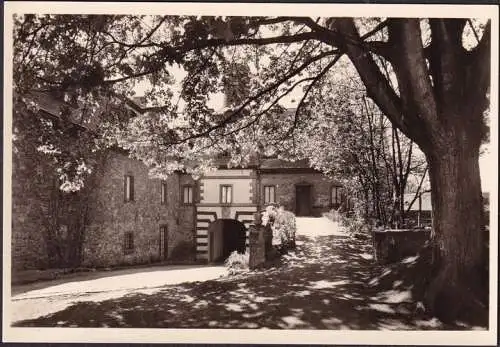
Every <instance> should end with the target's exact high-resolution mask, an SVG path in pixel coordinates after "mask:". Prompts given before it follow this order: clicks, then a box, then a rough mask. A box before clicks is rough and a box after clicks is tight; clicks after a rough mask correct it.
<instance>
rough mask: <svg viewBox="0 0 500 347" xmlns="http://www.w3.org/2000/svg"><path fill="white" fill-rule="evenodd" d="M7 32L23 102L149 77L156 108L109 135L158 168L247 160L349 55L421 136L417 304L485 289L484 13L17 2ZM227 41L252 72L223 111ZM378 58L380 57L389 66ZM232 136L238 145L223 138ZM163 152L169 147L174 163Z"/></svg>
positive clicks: (445, 305) (456, 309) (462, 309)
mask: <svg viewBox="0 0 500 347" xmlns="http://www.w3.org/2000/svg"><path fill="white" fill-rule="evenodd" d="M384 33H385V34H386V35H385V36H384V35H383V34H384ZM467 33H469V35H467ZM14 37H15V39H14V89H15V90H16V92H17V93H18V95H19V96H20V98H21V99H20V101H22V97H23V95H25V93H26V92H29V91H34V90H38V91H40V90H42V91H44V90H58V91H65V92H71V93H74V94H76V95H78V96H79V97H81V96H82V95H86V96H89V95H92V94H97V93H105V92H106V91H108V90H109V89H113V90H114V91H115V92H117V91H118V92H119V93H125V94H127V93H129V94H130V92H131V90H132V89H133V87H134V83H135V82H138V81H141V80H144V79H147V80H148V81H149V82H150V83H151V88H149V90H148V92H147V94H146V96H147V98H148V100H149V102H150V103H152V106H154V107H155V110H156V111H163V115H159V113H156V114H155V115H154V116H151V117H152V118H154V121H151V120H148V116H144V117H142V119H134V122H133V124H132V128H133V129H132V131H129V132H128V134H132V135H127V136H123V134H122V135H120V136H118V140H115V141H118V142H121V144H122V145H126V144H127V143H128V146H127V147H128V148H129V149H130V150H131V152H132V154H133V155H135V156H137V157H139V158H142V159H143V160H144V161H145V162H147V163H148V164H150V165H151V166H152V167H153V170H157V171H162V170H165V169H166V168H168V169H169V170H171V169H173V168H176V167H178V165H187V164H190V163H194V162H197V161H198V159H202V158H206V157H207V156H210V155H211V154H212V153H213V152H214V151H216V150H217V151H218V150H221V149H222V150H231V149H233V147H234V150H237V153H238V154H237V157H238V158H237V159H238V160H243V161H245V160H246V159H247V158H248V155H247V154H246V152H247V151H250V150H252V151H253V150H259V148H268V147H267V146H259V145H255V139H262V138H264V139H265V141H261V142H262V143H263V144H267V145H272V144H273V142H279V140H278V139H280V137H282V136H285V135H292V134H293V130H294V129H295V126H296V124H297V122H295V121H293V119H294V118H297V117H300V115H301V114H302V113H301V110H302V109H303V105H304V104H305V103H306V101H310V98H311V93H310V91H311V90H313V89H314V87H315V85H316V84H317V83H318V81H319V80H321V79H322V78H323V76H325V74H326V73H327V72H328V71H330V70H331V69H333V68H334V65H335V63H336V61H337V60H338V59H339V58H340V57H341V56H342V55H346V56H347V57H348V58H349V59H350V61H351V62H352V63H353V65H354V66H355V68H356V70H357V72H358V74H359V76H360V78H361V80H362V81H363V84H364V85H365V89H366V92H367V96H368V97H369V98H370V99H372V100H373V101H374V103H375V104H376V105H377V106H378V108H379V109H380V110H381V111H382V112H383V113H384V115H385V116H386V117H387V118H388V119H389V120H390V121H391V122H392V124H394V126H395V127H396V128H397V129H399V130H400V131H401V132H402V133H404V134H405V135H406V136H407V137H408V138H409V139H410V140H412V141H413V142H415V143H416V144H417V145H418V146H419V147H420V149H421V150H422V151H423V152H424V153H425V156H426V159H427V162H428V165H429V177H430V182H431V189H432V205H433V216H434V219H433V240H434V244H435V250H436V259H435V264H436V266H437V269H438V272H437V273H436V274H433V276H434V280H433V281H432V283H431V285H430V286H429V288H428V290H427V299H426V302H427V306H428V307H429V309H431V310H432V311H433V312H434V313H436V314H437V315H439V316H440V317H441V318H443V319H454V318H455V317H457V315H460V314H466V313H467V311H468V309H469V308H470V307H471V305H472V303H475V302H477V298H483V297H484V295H482V294H483V293H484V292H485V288H486V287H487V286H485V285H484V281H482V278H480V275H481V271H478V269H482V268H484V263H485V260H486V259H487V256H486V254H485V252H484V242H483V241H484V240H483V239H484V237H485V236H484V235H485V234H484V232H482V223H481V220H482V218H481V214H482V209H481V182H480V176H479V164H478V159H479V147H480V144H481V141H482V140H483V138H484V137H485V134H486V127H485V126H484V116H483V114H484V112H485V111H486V110H487V108H488V104H489V100H488V91H489V80H490V50H491V47H490V46H491V44H490V39H491V25H490V22H489V21H488V22H486V23H478V22H477V21H474V20H469V19H465V18H459V19H442V18H430V19H414V18H385V19H377V18H373V19H362V20H358V19H353V18H318V19H312V18H308V17H189V16H70V15H42V16H35V15H23V16H16V18H15V33H14ZM464 37H472V38H473V44H472V45H470V44H467V45H464V43H465V41H464ZM385 38H387V39H385ZM469 41H470V40H469ZM235 46H238V47H241V48H242V49H241V52H242V54H241V55H240V59H243V62H246V63H249V57H254V56H255V51H256V47H257V48H260V50H259V54H260V56H261V58H260V63H259V64H260V69H259V71H258V80H259V81H260V83H255V84H252V85H251V88H250V93H249V95H250V96H249V97H248V98H247V100H246V101H245V102H243V103H242V104H241V105H239V106H236V107H233V108H232V110H231V111H228V112H226V113H225V114H224V116H222V117H221V116H220V115H217V113H216V112H215V110H213V109H210V107H208V105H207V102H208V100H209V96H210V95H211V94H213V93H216V92H218V91H220V90H222V86H221V76H222V72H223V71H224V67H225V66H228V64H230V63H231V62H233V61H234V60H235V59H234V58H230V57H228V55H227V54H225V52H226V51H227V49H228V48H233V47H235ZM245 53H246V54H245ZM377 60H383V61H386V62H387V63H388V64H389V65H390V67H391V69H392V70H391V76H393V77H394V78H393V79H388V78H387V77H386V75H384V73H383V71H382V70H381V68H380V66H379V63H378V62H377ZM173 65H180V66H182V68H183V69H184V70H185V71H186V73H187V76H186V77H185V78H184V79H183V80H182V92H181V93H180V94H181V97H182V99H183V100H184V103H185V107H184V109H183V110H182V112H181V110H180V109H179V108H178V107H177V103H176V102H175V98H176V96H175V93H174V92H173V91H172V88H171V87H172V74H171V69H170V67H171V66H173ZM299 85H303V86H305V90H304V95H303V98H302V99H301V101H300V102H299V104H298V109H297V112H296V113H295V115H296V116H297V117H292V118H290V117H287V116H280V114H282V113H280V112H270V111H273V107H275V106H276V105H277V104H278V102H279V100H281V99H282V97H283V96H284V95H286V94H288V93H290V92H291V90H293V89H294V88H295V87H297V86H299ZM275 111H278V110H275ZM181 113H182V115H183V117H184V122H180V121H179V115H180V114H181ZM273 115H274V116H273ZM271 119H272V120H271ZM115 133H117V134H119V133H120V132H115ZM231 137H233V138H236V139H237V143H238V144H239V145H238V146H232V143H234V142H233V141H226V140H225V139H227V138H231ZM202 152H205V153H204V154H201V153H202ZM165 158H170V159H172V158H174V159H176V160H174V165H172V160H169V161H168V162H165ZM179 158H180V159H179ZM186 158H188V159H186ZM195 159H196V160H195ZM167 171H168V170H167ZM457 187H460V189H457Z"/></svg>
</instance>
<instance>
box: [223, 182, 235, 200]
mask: <svg viewBox="0 0 500 347" xmlns="http://www.w3.org/2000/svg"><path fill="white" fill-rule="evenodd" d="M232 202H233V186H231V185H227V184H223V185H221V186H220V203H221V204H230V203H232Z"/></svg>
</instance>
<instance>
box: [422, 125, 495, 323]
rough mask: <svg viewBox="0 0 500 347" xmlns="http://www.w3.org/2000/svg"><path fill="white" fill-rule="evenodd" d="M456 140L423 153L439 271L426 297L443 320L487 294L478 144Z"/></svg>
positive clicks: (454, 316)
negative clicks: (430, 199)
mask: <svg viewBox="0 0 500 347" xmlns="http://www.w3.org/2000/svg"><path fill="white" fill-rule="evenodd" d="M463 133H465V132H463ZM449 138H450V137H449ZM454 139H460V140H458V141H457V140H455V141H446V143H445V144H442V145H440V146H437V147H438V148H436V150H435V151H433V153H430V154H427V160H428V163H429V175H430V181H431V190H432V209H433V238H432V239H433V241H434V246H435V253H434V254H435V259H434V264H435V265H437V267H436V269H437V273H436V276H435V278H434V279H433V280H432V282H431V283H430V286H429V288H428V291H427V294H426V301H427V307H429V308H431V310H432V311H433V313H434V314H435V315H436V316H438V317H439V318H440V319H441V320H443V321H453V320H455V319H457V318H458V317H464V316H467V315H469V314H471V311H470V310H472V309H477V308H478V307H480V306H481V305H484V298H485V294H486V293H487V274H486V273H485V271H484V269H485V264H486V262H487V259H488V257H487V254H485V253H486V247H485V232H484V229H483V225H482V222H481V216H482V205H481V201H482V197H481V180H480V173H479V146H478V145H477V144H476V143H474V142H475V141H468V139H467V138H466V137H465V136H460V134H455V136H454Z"/></svg>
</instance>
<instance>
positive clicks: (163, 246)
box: [160, 225, 168, 260]
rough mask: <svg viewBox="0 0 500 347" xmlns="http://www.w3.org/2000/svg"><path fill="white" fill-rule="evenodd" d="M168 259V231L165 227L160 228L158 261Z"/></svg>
mask: <svg viewBox="0 0 500 347" xmlns="http://www.w3.org/2000/svg"><path fill="white" fill-rule="evenodd" d="M167 258H168V229H167V226H166V225H162V226H160V260H166V259H167Z"/></svg>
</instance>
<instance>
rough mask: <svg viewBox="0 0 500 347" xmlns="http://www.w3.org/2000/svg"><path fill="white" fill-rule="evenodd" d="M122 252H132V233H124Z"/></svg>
mask: <svg viewBox="0 0 500 347" xmlns="http://www.w3.org/2000/svg"><path fill="white" fill-rule="evenodd" d="M123 250H124V251H125V253H127V254H128V253H132V252H133V251H134V233H132V232H126V233H125V239H124V243H123Z"/></svg>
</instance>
